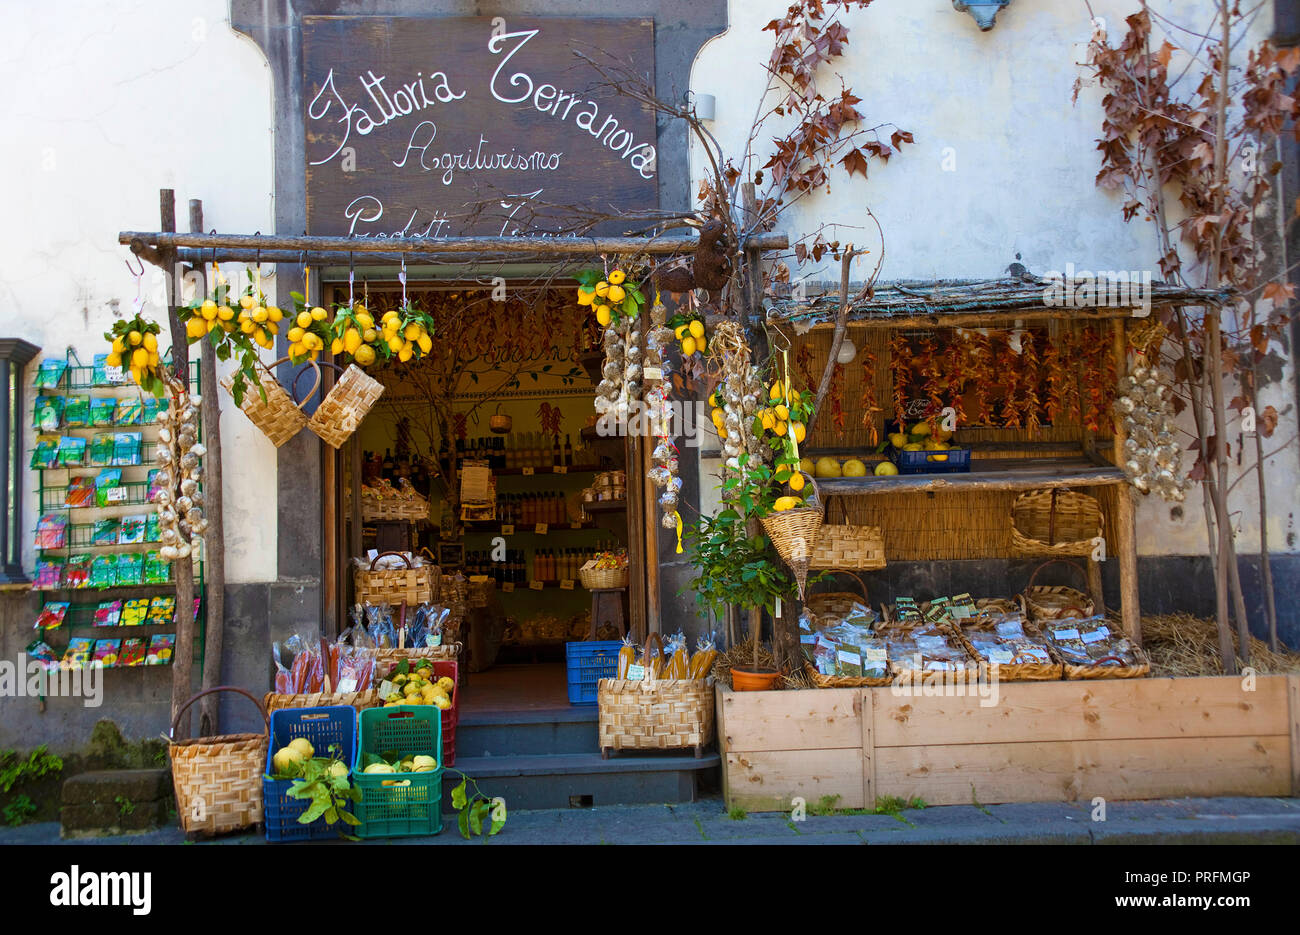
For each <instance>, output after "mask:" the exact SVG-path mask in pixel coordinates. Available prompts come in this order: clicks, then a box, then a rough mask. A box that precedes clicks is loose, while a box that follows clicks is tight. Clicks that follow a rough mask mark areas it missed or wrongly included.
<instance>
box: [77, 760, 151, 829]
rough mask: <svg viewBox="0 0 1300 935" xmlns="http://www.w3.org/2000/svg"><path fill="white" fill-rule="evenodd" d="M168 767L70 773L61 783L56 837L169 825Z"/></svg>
mask: <svg viewBox="0 0 1300 935" xmlns="http://www.w3.org/2000/svg"><path fill="white" fill-rule="evenodd" d="M173 807H174V806H173V801H172V777H171V770H169V769H109V770H96V771H94V772H89V773H81V774H79V775H77V776H73V777H72V778H70V779H69V780H67V782H65V783H64V784H63V792H62V797H61V808H60V810H59V823H60V836H62V837H64V838H94V837H104V836H108V835H117V834H129V833H135V832H139V831H148V830H150V829H153V828H160V827H163V826H165V825H167V824H170V823H171V822H172V821H173V820H174V819H173V817H172V815H171V811H172V808H173Z"/></svg>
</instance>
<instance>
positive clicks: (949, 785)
mask: <svg viewBox="0 0 1300 935" xmlns="http://www.w3.org/2000/svg"><path fill="white" fill-rule="evenodd" d="M1248 687H1249V686H1248V683H1245V682H1243V680H1242V679H1241V678H1238V677H1235V676H1222V677H1209V678H1156V679H1119V680H1114V681H1089V682H1010V683H1002V684H999V685H998V686H997V688H998V692H999V699H998V703H997V704H995V705H990V706H985V705H984V704H981V700H982V699H981V698H980V697H979V696H978V695H977V694H970V695H967V696H965V697H925V696H924V695H923V694H922V693H921V692H920V691H918V692H916V693H913V694H901V693H900V694H895V689H894V688H893V687H892V686H891V687H889V688H862V689H857V688H839V689H821V690H808V691H768V692H733V691H731V690H730V689H726V688H722V687H719V688H718V690H717V722H718V737H719V738H720V740H719V743H720V744H721V750H720V752H721V754H722V782H723V791H724V794H725V795H726V799H727V805H728V807H733V806H740V807H741V808H744V809H746V810H747V811H787V812H788V811H789V810H790V809H791V808H792V807H793V806H792V804H791V803H792V801H793V799H794V798H795V797H801V798H803V799H804V800H805V801H806V802H808V803H809V804H815V803H817V802H818V801H820V800H821V799H822V798H823V797H826V796H831V797H835V807H837V808H872V807H873V806H874V805H875V802H876V800H877V799H879V798H881V797H882V796H898V797H900V798H903V799H910V798H912V797H919V798H921V799H923V800H924V801H925V803H926V804H927V805H969V804H970V803H971V802H972V801H976V802H979V803H980V804H985V805H988V804H997V803H1003V802H1045V801H1048V802H1050V801H1065V802H1075V801H1077V802H1083V803H1087V802H1090V801H1091V800H1092V799H1093V797H1094V796H1103V797H1105V798H1107V799H1113V800H1122V799H1145V798H1160V797H1163V796H1187V795H1192V796H1220V795H1250V796H1288V795H1300V675H1262V676H1259V677H1258V678H1257V679H1256V680H1255V682H1254V690H1253V691H1250V690H1247V689H1248Z"/></svg>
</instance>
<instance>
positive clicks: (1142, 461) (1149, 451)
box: [1114, 338, 1190, 503]
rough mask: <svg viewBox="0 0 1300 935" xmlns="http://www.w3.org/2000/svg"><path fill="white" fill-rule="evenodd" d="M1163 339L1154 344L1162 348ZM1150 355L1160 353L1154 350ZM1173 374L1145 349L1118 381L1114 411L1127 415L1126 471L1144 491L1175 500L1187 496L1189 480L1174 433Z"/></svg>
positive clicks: (1131, 480) (1124, 466) (1155, 340)
mask: <svg viewBox="0 0 1300 935" xmlns="http://www.w3.org/2000/svg"><path fill="white" fill-rule="evenodd" d="M1159 345H1160V341H1159V338H1156V339H1154V340H1153V341H1152V342H1150V345H1149V346H1150V347H1153V348H1159ZM1151 356H1153V357H1154V356H1155V354H1154V352H1153V353H1152V355H1151ZM1173 397H1174V391H1173V375H1172V374H1170V373H1169V371H1167V370H1165V369H1164V368H1162V367H1160V366H1159V364H1153V363H1148V359H1147V351H1146V350H1142V349H1140V350H1139V351H1138V354H1137V358H1136V360H1135V362H1134V366H1133V370H1132V371H1131V372H1130V373H1129V374H1128V375H1127V376H1126V377H1124V379H1123V380H1121V381H1120V383H1119V396H1118V397H1117V398H1116V399H1115V403H1114V411H1115V415H1116V416H1117V417H1118V418H1119V419H1120V420H1122V425H1123V429H1124V432H1125V434H1126V435H1127V436H1128V437H1127V438H1125V440H1124V464H1123V468H1124V474H1125V476H1126V477H1128V479H1129V482H1130V483H1132V484H1133V486H1134V487H1136V488H1137V489H1138V490H1139V491H1141V492H1142V493H1151V492H1155V493H1157V494H1159V495H1160V497H1161V498H1162V499H1164V500H1167V501H1169V502H1171V503H1182V502H1183V500H1184V499H1186V494H1187V488H1188V487H1189V486H1190V481H1189V480H1188V478H1187V474H1186V473H1185V472H1184V470H1183V452H1182V448H1181V446H1179V444H1178V441H1177V439H1176V437H1175V435H1174V407H1173Z"/></svg>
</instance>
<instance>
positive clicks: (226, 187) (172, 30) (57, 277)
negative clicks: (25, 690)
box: [0, 0, 276, 582]
mask: <svg viewBox="0 0 1300 935" xmlns="http://www.w3.org/2000/svg"><path fill="white" fill-rule="evenodd" d="M4 16H5V19H6V23H7V28H6V36H5V54H4V55H3V56H0V82H2V83H3V86H4V87H5V88H7V89H8V91H7V93H6V94H5V96H4V100H3V102H2V103H0V122H2V123H3V125H4V126H5V127H6V131H7V132H6V134H5V136H6V140H5V145H4V146H0V178H3V179H5V180H6V183H7V184H6V186H5V189H6V190H5V211H4V223H3V225H2V226H0V335H3V336H5V337H20V338H23V339H25V340H28V341H31V342H32V343H34V344H37V345H39V346H41V347H42V348H43V349H44V352H45V353H46V354H51V355H56V356H62V354H63V353H64V350H65V348H67V347H68V346H71V347H73V348H75V349H76V351H77V353H78V355H79V357H80V359H81V360H82V361H83V362H85V363H87V364H89V363H90V362H91V358H92V357H93V356H94V354H95V353H97V352H103V350H104V349H105V342H104V340H103V338H102V334H103V332H104V331H106V330H108V328H109V327H110V326H111V324H112V322H113V320H114V318H115V317H117V316H120V315H122V313H124V312H125V313H129V311H130V309H131V303H132V300H133V299H134V298H135V295H136V285H135V281H134V279H133V278H132V276H131V275H130V273H128V272H127V269H126V267H125V266H124V264H123V260H124V259H125V258H126V257H129V256H130V252H129V251H128V250H127V249H126V248H125V247H119V246H118V244H117V232H118V231H119V230H157V228H158V190H159V189H160V188H174V189H175V190H176V199H177V215H178V218H177V221H178V225H179V227H180V228H181V229H182V230H184V229H186V222H187V217H188V208H187V204H188V199H190V198H201V199H202V200H203V205H204V214H205V218H204V220H205V223H206V224H207V226H208V227H209V228H212V227H215V228H218V229H220V230H229V231H253V230H259V229H260V230H264V231H268V230H271V229H272V227H273V225H272V218H273V216H274V215H273V210H272V208H273V202H272V194H273V183H272V147H273V145H274V140H273V138H272V135H271V126H272V116H271V115H272V107H271V81H270V72H269V70H268V68H267V66H266V63H265V61H264V60H263V58H262V55H261V53H260V52H259V51H258V50H257V48H256V47H255V46H254V45H253V44H252V43H251V42H249V41H247V40H246V39H244V38H243V37H242V36H239V35H238V34H236V33H235V32H233V31H232V30H231V29H230V26H229V22H228V9H227V0H186V2H185V3H174V2H168V0H135V2H132V0H109V2H102V0H61V2H59V3H23V4H7V5H6V9H5V10H4ZM150 269H151V270H152V268H150ZM149 291H150V292H152V293H154V295H153V297H152V298H151V301H150V302H149V304H148V306H147V313H149V314H151V315H153V316H155V317H157V316H161V315H162V314H163V308H162V304H161V300H160V296H161V279H158V280H157V281H156V282H155V283H153V288H152V289H151V290H149ZM165 330H166V329H165V328H164V331H165ZM167 343H168V342H167V341H164V342H163V344H164V347H165V346H166V345H167ZM34 367H35V365H34V364H33V368H34ZM33 374H34V369H32V370H29V371H28V381H29V382H30V380H31V378H32V375H33ZM223 395H224V394H223ZM223 406H224V411H223V415H222V420H221V429H222V433H223V434H222V438H223V441H224V443H225V465H226V471H225V485H224V495H225V528H226V541H227V558H226V574H227V578H228V580H229V581H231V582H248V581H263V580H273V579H274V578H275V557H276V549H275V546H276V525H275V522H274V519H273V516H274V509H273V508H272V504H273V503H274V499H275V489H276V462H275V449H274V448H273V447H272V446H271V444H270V443H269V442H267V441H266V439H265V438H264V437H263V436H262V435H261V433H259V432H258V431H257V430H256V429H254V428H253V427H252V425H251V424H250V423H249V422H248V420H247V419H246V418H245V417H244V415H243V414H242V413H241V412H238V411H237V410H235V409H234V407H233V404H231V403H230V401H229V397H224V399H223ZM24 418H27V416H26V415H24ZM28 422H30V419H28ZM30 443H31V433H30V431H29V433H28V448H27V450H28V451H29V452H30ZM36 484H37V481H36V478H35V475H34V474H33V475H31V476H30V478H29V483H28V485H27V489H28V490H35V488H36ZM25 507H26V508H27V512H28V513H29V515H28V516H27V517H25V519H24V525H25V527H26V528H27V529H34V528H35V525H36V519H37V517H36V515H35V512H34V508H33V506H32V498H31V497H30V496H28V497H26V498H25ZM33 558H34V556H33V555H32V554H31V543H30V542H29V543H28V554H27V556H26V557H25V561H24V566H25V567H26V568H28V569H30V568H31V567H32V562H33Z"/></svg>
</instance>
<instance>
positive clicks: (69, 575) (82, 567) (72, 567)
mask: <svg viewBox="0 0 1300 935" xmlns="http://www.w3.org/2000/svg"><path fill="white" fill-rule="evenodd" d="M63 586H64V587H65V588H85V587H89V586H90V556H89V555H74V556H72V557H71V558H70V559H68V564H66V565H64V566H63Z"/></svg>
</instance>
